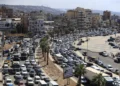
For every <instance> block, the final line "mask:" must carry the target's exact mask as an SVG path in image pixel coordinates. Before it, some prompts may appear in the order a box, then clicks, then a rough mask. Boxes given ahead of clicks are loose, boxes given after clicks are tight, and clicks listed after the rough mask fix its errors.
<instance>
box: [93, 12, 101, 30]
mask: <svg viewBox="0 0 120 86" xmlns="http://www.w3.org/2000/svg"><path fill="white" fill-rule="evenodd" d="M100 22H101V16H100V14H99V13H92V27H93V28H97V27H99V26H100Z"/></svg>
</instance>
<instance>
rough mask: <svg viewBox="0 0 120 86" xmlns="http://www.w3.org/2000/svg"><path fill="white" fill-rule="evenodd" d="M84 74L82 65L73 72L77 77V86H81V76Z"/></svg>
mask: <svg viewBox="0 0 120 86" xmlns="http://www.w3.org/2000/svg"><path fill="white" fill-rule="evenodd" d="M85 73H86V70H85V66H84V64H80V65H78V66H77V68H76V70H75V75H77V76H78V82H77V86H81V76H82V75H84V74H85Z"/></svg>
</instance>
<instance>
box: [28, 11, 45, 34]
mask: <svg viewBox="0 0 120 86" xmlns="http://www.w3.org/2000/svg"><path fill="white" fill-rule="evenodd" d="M29 15H30V16H29V18H28V23H29V26H28V31H32V32H33V31H34V32H39V31H41V30H42V29H43V28H44V27H43V25H44V20H46V19H47V18H46V16H45V13H43V12H37V11H33V12H31V13H30V14H29Z"/></svg>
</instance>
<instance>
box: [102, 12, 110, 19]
mask: <svg viewBox="0 0 120 86" xmlns="http://www.w3.org/2000/svg"><path fill="white" fill-rule="evenodd" d="M110 19H111V12H110V11H104V12H103V20H110Z"/></svg>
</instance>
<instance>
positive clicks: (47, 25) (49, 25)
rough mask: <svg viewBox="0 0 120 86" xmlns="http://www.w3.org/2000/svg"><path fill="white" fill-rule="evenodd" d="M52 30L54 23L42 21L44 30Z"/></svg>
mask: <svg viewBox="0 0 120 86" xmlns="http://www.w3.org/2000/svg"><path fill="white" fill-rule="evenodd" d="M53 29H54V21H44V30H46V31H48V30H53Z"/></svg>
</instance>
